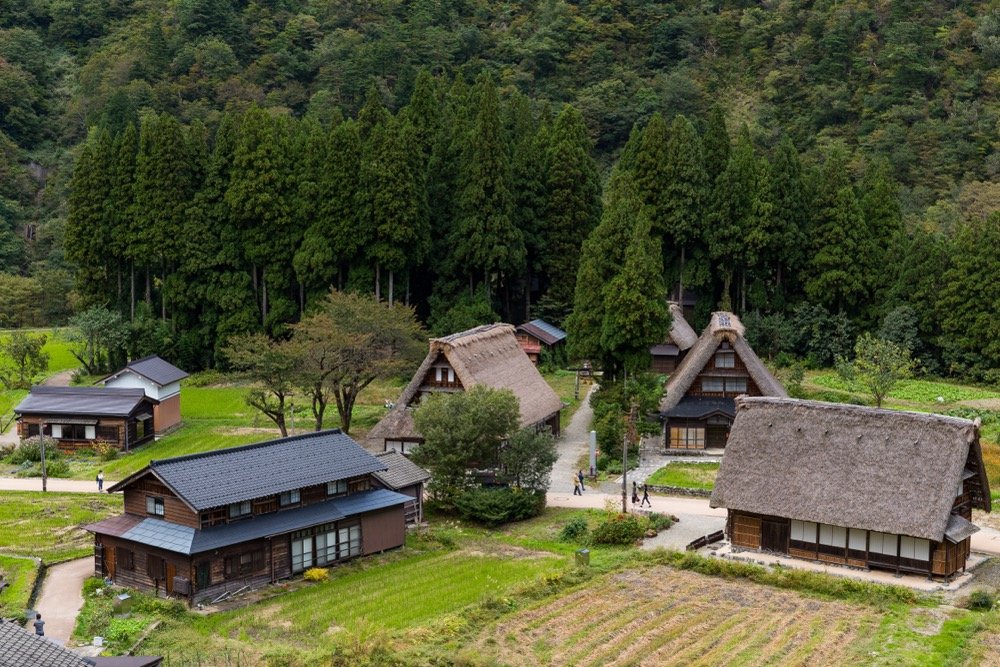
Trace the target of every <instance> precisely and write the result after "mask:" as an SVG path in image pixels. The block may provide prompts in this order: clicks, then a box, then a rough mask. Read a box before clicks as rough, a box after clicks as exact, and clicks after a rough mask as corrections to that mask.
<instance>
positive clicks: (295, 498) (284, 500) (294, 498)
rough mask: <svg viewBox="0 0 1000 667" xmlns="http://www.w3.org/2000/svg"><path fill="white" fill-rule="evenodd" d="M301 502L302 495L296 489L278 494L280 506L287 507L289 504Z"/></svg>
mask: <svg viewBox="0 0 1000 667" xmlns="http://www.w3.org/2000/svg"><path fill="white" fill-rule="evenodd" d="M300 502H302V496H301V494H300V493H299V490H298V489H295V490H293V491H285V492H284V493H282V494H281V495H280V496H278V504H279V505H281V506H282V507H289V506H291V505H298V504H299V503H300Z"/></svg>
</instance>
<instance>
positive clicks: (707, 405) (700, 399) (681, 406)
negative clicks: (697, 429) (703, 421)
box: [663, 396, 736, 419]
mask: <svg viewBox="0 0 1000 667" xmlns="http://www.w3.org/2000/svg"><path fill="white" fill-rule="evenodd" d="M716 412H721V413H723V414H724V415H727V416H729V417H733V416H735V415H736V403H735V401H734V400H733V399H732V398H721V397H718V398H717V397H712V396H685V397H684V398H682V399H681V402H680V403H678V404H677V405H675V406H674V407H672V408H670V409H669V410H667V411H666V412H664V413H663V415H664V416H665V417H675V418H681V419H700V418H702V417H707V416H708V415H710V414H713V413H716Z"/></svg>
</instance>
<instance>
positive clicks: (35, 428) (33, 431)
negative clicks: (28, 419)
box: [28, 424, 39, 438]
mask: <svg viewBox="0 0 1000 667" xmlns="http://www.w3.org/2000/svg"><path fill="white" fill-rule="evenodd" d="M38 433H39V425H38V424H28V437H29V438H31V437H34V436H36V435H38Z"/></svg>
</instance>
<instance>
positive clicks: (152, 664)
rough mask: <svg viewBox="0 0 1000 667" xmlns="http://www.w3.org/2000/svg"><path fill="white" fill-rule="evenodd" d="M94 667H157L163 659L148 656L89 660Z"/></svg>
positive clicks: (124, 656)
mask: <svg viewBox="0 0 1000 667" xmlns="http://www.w3.org/2000/svg"><path fill="white" fill-rule="evenodd" d="M91 659H92V660H93V661H94V667H159V665H160V664H162V663H163V658H161V657H159V656H149V655H122V656H118V657H114V658H103V657H98V658H91Z"/></svg>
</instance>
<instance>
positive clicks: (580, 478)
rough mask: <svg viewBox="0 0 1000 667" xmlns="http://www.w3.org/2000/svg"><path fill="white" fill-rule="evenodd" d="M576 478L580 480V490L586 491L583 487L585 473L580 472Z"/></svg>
mask: <svg viewBox="0 0 1000 667" xmlns="http://www.w3.org/2000/svg"><path fill="white" fill-rule="evenodd" d="M576 476H577V478H578V479H579V480H580V490H581V491H586V490H587V489H586V487H584V485H583V471H582V470H581V471H580V472H578V473H576Z"/></svg>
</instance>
